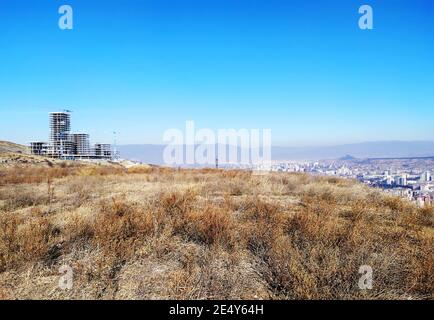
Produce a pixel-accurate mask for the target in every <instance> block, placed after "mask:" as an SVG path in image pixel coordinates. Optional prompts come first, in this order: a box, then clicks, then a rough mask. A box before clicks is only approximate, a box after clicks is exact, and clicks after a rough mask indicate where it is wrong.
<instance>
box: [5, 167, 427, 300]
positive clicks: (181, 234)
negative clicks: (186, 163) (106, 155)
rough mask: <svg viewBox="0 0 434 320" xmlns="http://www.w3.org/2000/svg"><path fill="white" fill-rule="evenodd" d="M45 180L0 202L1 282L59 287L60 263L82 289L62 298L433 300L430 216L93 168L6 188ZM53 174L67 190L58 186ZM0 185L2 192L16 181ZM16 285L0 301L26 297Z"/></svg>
mask: <svg viewBox="0 0 434 320" xmlns="http://www.w3.org/2000/svg"><path fill="white" fill-rule="evenodd" d="M52 169H54V171H53V173H50V174H48V175H49V176H52V177H53V178H52V179H53V180H48V181H50V183H49V184H47V192H45V186H44V185H40V186H38V185H17V186H16V188H18V189H19V190H21V191H22V192H21V193H20V192H16V191H15V189H13V188H12V186H10V185H8V186H6V187H3V188H1V189H0V201H1V203H2V204H3V205H4V204H5V202H7V199H9V198H10V199H11V202H10V203H9V204H8V207H7V209H6V210H3V211H4V212H2V213H1V214H0V273H3V272H6V273H8V272H14V273H15V274H17V275H21V274H22V273H23V272H24V271H23V270H28V268H27V267H29V268H31V267H32V266H36V265H43V266H45V267H44V268H47V269H46V270H48V271H45V272H51V273H53V272H54V273H56V274H57V269H56V268H55V267H56V266H55V265H56V263H57V262H59V261H60V260H62V261H63V260H64V259H65V260H67V261H68V263H71V265H73V266H74V271H75V272H76V276H77V281H78V283H79V284H80V285H79V286H78V287H77V289H75V290H76V291H74V292H72V293H70V295H69V296H63V294H64V293H59V294H60V295H62V297H68V298H70V297H73V298H80V297H90V298H96V299H103V298H108V299H111V298H119V297H128V298H139V299H140V298H168V299H170V298H172V299H174V298H179V299H211V298H214V299H226V298H228V299H229V298H231V299H239V298H249V299H251V298H254V297H255V296H256V297H260V298H270V297H271V298H278V299H354V298H361V299H378V298H382V299H403V298H411V299H430V298H432V296H433V288H432V283H433V281H432V274H433V252H432V250H433V246H432V243H433V229H432V228H433V208H432V207H425V208H417V207H415V206H413V205H411V204H410V203H407V202H406V201H402V200H400V199H397V198H393V197H389V196H384V195H382V194H381V193H380V192H378V191H375V190H372V189H369V188H367V187H364V186H362V185H359V184H357V183H355V182H353V181H342V180H340V179H335V178H318V177H310V176H307V175H304V174H284V173H282V174H275V173H272V174H270V175H268V176H266V177H257V176H252V175H251V173H250V172H245V171H237V170H231V171H224V170H211V169H202V170H173V169H163V168H151V169H149V168H146V169H145V168H143V169H142V168H140V169H139V168H137V170H124V169H119V168H117V167H115V168H106V167H103V166H92V167H89V168H86V169H85V168H82V167H76V168H60V171H57V168H56V167H53V168H49V169H47V170H46V172H45V173H44V174H41V172H42V171H41V172H38V173H34V177H33V178H31V177H30V176H31V175H32V174H30V176H29V177H27V178H26V179H27V180H26V179H24V178H19V179H17V180H15V181H23V179H24V180H25V181H29V182H28V183H33V182H35V181H40V182H46V181H47V178H46V175H47V173H49V172H50V170H52ZM44 170H45V169H44ZM62 170H66V171H65V172H64V173H62ZM29 173H30V171H29ZM63 174H67V175H70V177H66V176H64V178H63V179H62V180H56V179H57V178H55V177H56V176H58V177H62V175H63ZM44 175H45V176H44ZM108 175H114V176H113V177H107V176H108ZM6 176H8V177H9V178H8V179H10V177H11V176H10V175H9V174H3V175H2V177H1V178H0V181H2V183H4V182H5V181H9V182H11V181H13V180H5V177H6ZM42 176H43V177H44V179H41V178H37V177H42ZM20 179H21V180H20ZM38 179H39V180H38ZM51 181H53V183H51ZM113 182H116V183H117V185H116V189H115V190H113V188H111V187H112V184H113ZM11 183H12V182H11ZM53 185H56V198H55V202H53V203H52V202H51V200H49V201H48V202H49V203H50V208H51V209H50V210H51V211H50V214H49V215H47V214H45V213H44V212H45V209H46V208H45V207H46V206H44V204H45V202H44V201H45V200H43V199H44V197H45V199H47V198H48V199H53V196H54V192H53ZM64 185H65V187H64ZM14 188H15V186H14ZM18 189H17V190H18ZM119 190H121V191H119ZM148 191H149V192H148ZM122 193H124V194H123V195H122ZM17 194H21V195H26V197H27V198H26V197H24V196H23V197H22V198H20V196H18V195H17ZM119 194H121V195H119ZM39 195H41V197H42V198H39ZM96 196H97V199H100V200H99V202H98V201H94V200H93V198H96ZM101 199H102V200H101ZM71 201H73V202H74V204H75V205H73V206H71V203H70V202H71ZM38 204H39V205H38ZM27 207H29V208H27ZM17 208H23V209H22V210H15V209H17ZM14 210H15V211H14ZM361 265H370V266H372V268H373V271H374V289H373V290H368V291H362V290H360V289H359V288H358V286H357V283H358V279H359V278H360V276H361V275H360V274H359V273H358V271H359V267H360V266H361ZM26 268H27V269H26ZM49 275H52V274H49ZM23 278H25V277H18V278H17V279H23ZM1 279H2V278H1V274H0V287H1V286H2V283H1V281H2V280H1ZM14 279H15V278H14ZM135 279H137V280H135ZM13 281H15V282H14V285H13V286H10V287H11V288H12V290H13V292H11V293H10V296H20V292H22V291H20V290H22V288H23V287H24V286H31V285H33V284H29V283H26V282H25V281H24V280H23V282H20V280H13ZM15 287H16V288H17V289H15ZM35 290H37V288H35ZM120 293H122V295H119V294H120ZM44 294H45V293H41V294H40V295H39V296H44ZM8 295H9V293H8Z"/></svg>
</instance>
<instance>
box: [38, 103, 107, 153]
mask: <svg viewBox="0 0 434 320" xmlns="http://www.w3.org/2000/svg"><path fill="white" fill-rule="evenodd" d="M49 122H50V139H49V142H48V143H46V142H42V141H34V142H31V143H30V150H31V152H32V154H35V155H41V156H47V157H50V158H59V159H67V160H76V159H77V160H80V159H104V160H111V159H113V156H114V154H113V152H112V148H111V145H110V144H101V143H97V144H95V146H94V147H93V148H92V147H91V144H90V137H89V134H87V133H72V134H71V112H70V111H61V112H50V114H49Z"/></svg>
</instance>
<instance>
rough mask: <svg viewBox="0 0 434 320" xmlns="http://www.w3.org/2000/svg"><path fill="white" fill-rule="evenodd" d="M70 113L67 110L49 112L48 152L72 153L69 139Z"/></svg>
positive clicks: (57, 153)
mask: <svg viewBox="0 0 434 320" xmlns="http://www.w3.org/2000/svg"><path fill="white" fill-rule="evenodd" d="M70 132H71V114H70V113H69V112H67V111H62V112H50V147H51V148H50V151H49V152H50V153H51V154H52V155H53V156H64V155H73V154H74V142H73V141H72V139H71V133H70Z"/></svg>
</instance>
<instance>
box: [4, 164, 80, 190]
mask: <svg viewBox="0 0 434 320" xmlns="http://www.w3.org/2000/svg"><path fill="white" fill-rule="evenodd" d="M75 172H76V168H75V167H41V166H27V167H26V166H15V167H11V168H6V169H2V174H1V175H0V186H1V185H9V184H20V183H42V182H46V181H48V180H53V179H58V178H63V177H66V176H70V175H73V174H75Z"/></svg>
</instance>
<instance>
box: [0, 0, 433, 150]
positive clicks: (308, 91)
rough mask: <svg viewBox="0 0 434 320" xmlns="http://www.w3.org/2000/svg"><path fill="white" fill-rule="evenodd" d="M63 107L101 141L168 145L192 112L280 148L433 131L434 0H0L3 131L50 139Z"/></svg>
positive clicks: (209, 124) (23, 138) (0, 134)
mask: <svg viewBox="0 0 434 320" xmlns="http://www.w3.org/2000/svg"><path fill="white" fill-rule="evenodd" d="M63 4H69V5H71V6H72V7H73V9H74V29H73V30H68V31H62V30H60V29H59V28H58V18H59V17H60V15H59V14H58V13H57V10H58V8H59V6H60V5H63ZM363 4H369V5H371V6H372V7H373V10H374V30H360V29H359V28H358V19H359V17H360V14H359V13H358V8H359V7H360V6H361V5H363ZM64 108H68V109H72V110H73V111H74V113H73V123H72V125H73V129H74V130H76V131H87V132H89V133H90V134H91V135H92V137H91V138H92V140H93V141H94V142H96V141H101V142H103V141H105V142H110V141H111V140H112V135H111V132H112V131H114V130H115V131H118V132H119V137H118V140H119V143H121V144H127V143H161V141H162V137H163V133H164V131H165V130H166V129H169V128H179V129H183V128H184V126H185V121H186V120H194V121H195V123H196V127H198V128H211V129H219V128H235V129H240V128H247V129H254V128H258V129H261V128H271V129H272V134H273V143H274V144H275V145H291V146H295V145H297V146H298V145H330V144H341V143H351V142H362V141H378V140H434V2H433V1H430V0H406V1H402V0H382V1H371V0H363V1H362V0H360V1H356V0H345V1H344V0H340V1H338V0H334V1H333V0H328V1H325V0H317V1H313V0H312V1H306V0H292V1H291V0H286V1H284V0H281V1H276V0H207V1H204V0H194V1H193V0H185V1H175V0H172V1H167V0H142V1H139V0H122V1H121V0H119V1H100V0H86V1H85V0H69V1H66V0H65V1H55V0H38V1H30V0H28V1H22V0H1V2H0V140H10V141H15V142H20V143H26V142H28V141H31V140H36V139H42V140H47V139H48V132H47V124H48V112H49V111H56V110H61V109H64ZM100 114H102V116H100ZM97 115H98V117H99V118H98V120H96V119H97Z"/></svg>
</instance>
